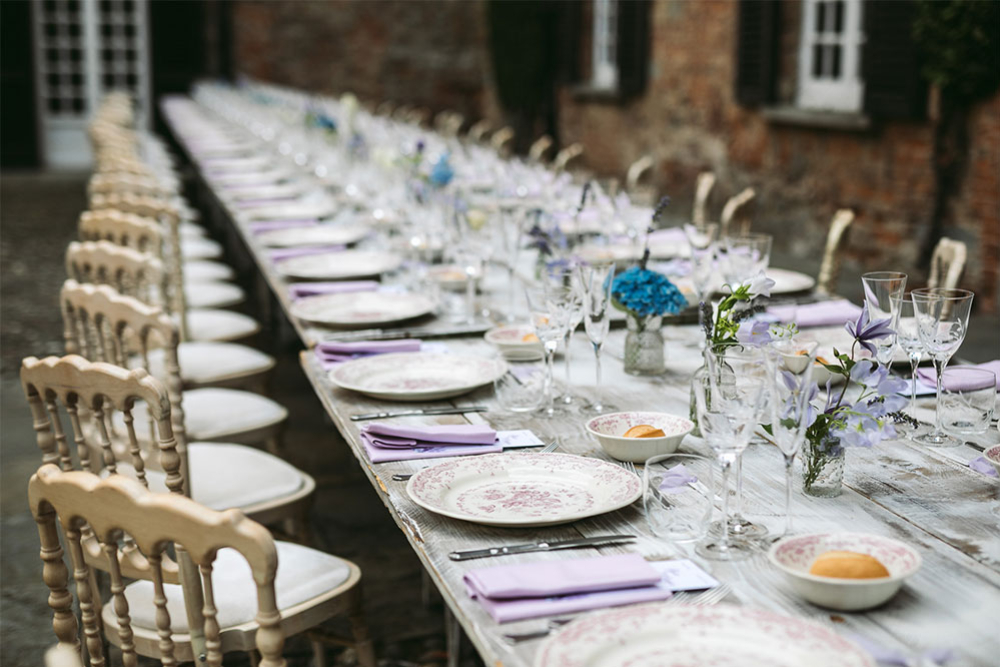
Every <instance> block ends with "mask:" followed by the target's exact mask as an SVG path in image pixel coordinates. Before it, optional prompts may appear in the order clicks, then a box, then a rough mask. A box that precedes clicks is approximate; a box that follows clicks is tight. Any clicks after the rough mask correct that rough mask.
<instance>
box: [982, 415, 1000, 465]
mask: <svg viewBox="0 0 1000 667" xmlns="http://www.w3.org/2000/svg"><path fill="white" fill-rule="evenodd" d="M997 428H1000V426H998V427H997ZM983 458H984V459H986V460H987V461H989V462H990V463H992V464H993V467H994V468H996V469H997V474H1000V445H993V446H992V447H987V448H986V451H984V452H983Z"/></svg>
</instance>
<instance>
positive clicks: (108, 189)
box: [87, 171, 176, 199]
mask: <svg viewBox="0 0 1000 667" xmlns="http://www.w3.org/2000/svg"><path fill="white" fill-rule="evenodd" d="M87 192H88V193H89V194H90V196H91V198H93V197H94V195H115V194H126V193H128V194H133V195H142V196H146V197H152V198H154V199H170V198H171V197H174V196H176V193H175V192H173V191H172V190H171V189H170V188H168V187H166V186H165V185H164V184H163V183H161V182H160V181H159V180H157V179H156V178H153V177H151V176H139V175H137V174H133V173H129V172H113V171H105V172H102V173H97V174H94V175H93V176H91V177H90V181H88V183H87Z"/></svg>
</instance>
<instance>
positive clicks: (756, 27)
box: [736, 0, 780, 106]
mask: <svg viewBox="0 0 1000 667" xmlns="http://www.w3.org/2000/svg"><path fill="white" fill-rule="evenodd" d="M778 12H779V3H778V1H777V0H749V1H747V0H745V1H744V2H741V3H740V10H739V21H738V24H737V36H736V99H737V101H739V102H740V103H741V104H744V105H747V106H757V105H760V104H768V103H770V102H772V101H774V87H775V86H774V82H775V78H776V77H775V72H776V67H777V52H778V43H779V41H780V40H779V39H778V18H779V16H778Z"/></svg>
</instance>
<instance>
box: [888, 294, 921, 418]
mask: <svg viewBox="0 0 1000 667" xmlns="http://www.w3.org/2000/svg"><path fill="white" fill-rule="evenodd" d="M892 300H893V301H895V302H896V304H895V307H896V308H897V315H896V326H895V327H893V329H894V330H895V331H896V343H897V344H898V345H899V347H900V348H901V349H902V350H903V352H905V353H906V356H907V357H908V358H909V360H910V405H909V410H908V412H909V413H910V416H911V417H912V416H913V411H914V410H915V409H916V407H917V367H918V366H919V365H920V357H921V356H922V355H923V353H924V344H923V343H922V342H920V332H919V331H918V326H917V314H916V311H915V310H914V308H913V296H912V295H911V294H902V295H899V296H893V297H892ZM895 426H896V430H900V429H903V428H912V427H910V426H904V424H903V423H899V424H896V425H895ZM913 430H914V431H916V430H918V429H915V428H914V429H913Z"/></svg>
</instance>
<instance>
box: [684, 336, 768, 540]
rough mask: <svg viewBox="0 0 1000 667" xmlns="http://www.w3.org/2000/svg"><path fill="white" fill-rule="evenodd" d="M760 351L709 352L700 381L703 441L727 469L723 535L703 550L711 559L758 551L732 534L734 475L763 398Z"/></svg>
mask: <svg viewBox="0 0 1000 667" xmlns="http://www.w3.org/2000/svg"><path fill="white" fill-rule="evenodd" d="M764 364H765V360H764V353H763V352H762V351H761V350H759V349H754V348H741V347H738V346H733V347H728V348H726V349H724V350H713V349H712V348H707V349H706V350H705V365H706V372H705V373H704V374H703V375H701V376H700V377H699V376H696V377H695V380H694V386H693V390H694V395H695V407H696V410H697V412H698V424H699V426H700V428H701V433H702V437H704V439H705V442H706V443H708V445H709V446H710V447H711V448H712V450H713V451H714V452H715V454H716V456H717V457H718V459H719V465H720V467H721V468H722V486H721V490H720V495H721V496H722V521H721V522H720V525H721V531H720V533H719V534H718V536H717V537H715V536H713V537H711V538H709V539H708V540H707V541H705V542H702V543H701V544H699V545H698V547H697V552H698V553H699V554H700V555H702V556H703V557H705V558H708V559H711V560H740V559H743V558H747V557H749V556H750V555H751V554H752V553H753V551H754V548H755V547H754V545H753V544H752V543H750V542H744V541H739V542H734V541H732V540H731V539H730V531H729V520H728V519H729V476H730V470H731V469H732V466H733V464H734V463H735V462H736V460H737V458H738V457H739V455H740V454H741V453H742V452H743V450H744V449H746V446H747V444H748V443H749V442H750V436H751V435H752V434H753V430H754V425H755V424H756V423H757V419H758V416H759V412H760V407H761V404H762V399H763V396H764V394H765V393H766V392H764V391H761V384H760V380H759V377H758V373H757V372H755V371H757V370H759V368H761V367H762V366H764Z"/></svg>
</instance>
